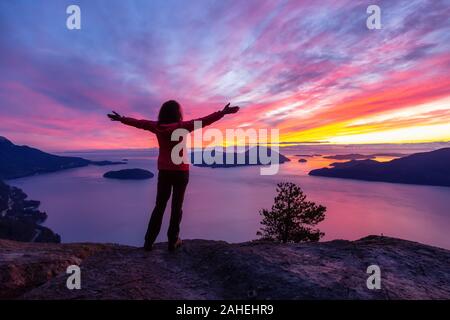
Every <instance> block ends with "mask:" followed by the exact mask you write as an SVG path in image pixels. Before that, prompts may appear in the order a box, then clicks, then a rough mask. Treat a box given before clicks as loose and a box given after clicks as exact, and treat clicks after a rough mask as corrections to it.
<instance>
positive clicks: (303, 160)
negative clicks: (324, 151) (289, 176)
mask: <svg viewBox="0 0 450 320" xmlns="http://www.w3.org/2000/svg"><path fill="white" fill-rule="evenodd" d="M298 162H300V163H305V162H308V160H306V159H298Z"/></svg>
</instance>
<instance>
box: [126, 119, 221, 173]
mask: <svg viewBox="0 0 450 320" xmlns="http://www.w3.org/2000/svg"><path fill="white" fill-rule="evenodd" d="M223 116H224V114H223V112H222V111H217V112H214V113H211V114H210V115H208V116H206V117H203V118H199V119H193V120H189V121H180V122H174V123H169V124H158V122H157V121H151V120H136V119H133V118H128V117H122V119H121V122H122V123H123V124H126V125H129V126H133V127H136V128H139V129H144V130H148V131H150V132H153V133H154V134H156V137H157V138H158V144H159V156H158V170H181V171H187V170H189V164H188V163H181V164H174V163H173V162H172V158H171V152H172V148H173V147H174V146H175V145H177V144H178V143H179V141H172V140H171V135H172V132H173V131H174V130H175V129H179V128H183V129H186V130H188V131H189V132H192V131H193V130H194V129H197V128H194V121H201V124H202V127H205V126H208V125H210V124H212V123H213V122H216V121H217V120H220V119H221V118H222V117H223Z"/></svg>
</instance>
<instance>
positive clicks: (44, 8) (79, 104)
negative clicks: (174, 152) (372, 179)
mask: <svg viewBox="0 0 450 320" xmlns="http://www.w3.org/2000/svg"><path fill="white" fill-rule="evenodd" d="M70 4H77V5H79V6H80V7H81V30H68V29H67V28H66V18H67V16H68V15H67V14H66V12H65V11H66V7H67V6H68V5H70ZM370 4H377V5H379V6H380V7H381V23H382V29H381V30H368V29H367V27H366V19H367V17H368V14H367V13H366V8H367V6H368V5H370ZM449 17H450V1H440V0H433V1H431V0H430V1H425V0H423V1H411V0H407V1H392V0H389V1H354V0H349V1H300V0H294V1H288V0H286V1H284V0H280V1H274V0H268V1H264V0H245V1H244V0H223V1H207V0H189V1H187V0H180V1H170V0H169V1H167V0H164V1H162V0H161V1H156V0H151V1H150V0H149V1H115V0H114V1H113V0H108V1H106V0H105V1H100V0H89V1H24V0H14V1H13V0H3V1H1V2H0V35H1V36H0V135H2V136H5V137H7V138H8V139H10V140H12V141H13V142H15V143H17V144H29V145H33V146H36V147H39V148H43V149H46V150H81V149H96V148H102V149H114V148H144V147H149V146H155V145H156V139H155V138H154V137H153V136H152V135H151V134H150V133H147V132H145V131H141V130H136V129H133V128H129V127H126V126H121V125H119V124H117V123H112V122H111V121H109V120H108V119H107V117H106V113H107V112H109V111H110V110H115V111H118V112H119V113H123V114H125V115H128V116H133V117H137V118H148V119H154V118H156V116H157V112H158V109H159V107H160V105H161V103H162V102H164V101H165V100H169V99H176V100H178V101H179V102H180V103H181V104H182V105H183V107H184V116H185V118H186V119H189V118H191V117H199V116H203V115H206V114H208V113H210V112H213V111H216V110H219V109H221V108H222V107H223V105H224V104H225V103H227V102H228V101H231V102H232V103H233V104H237V105H239V106H241V107H242V109H241V111H240V112H239V113H238V114H237V115H234V116H227V117H226V118H225V119H224V120H222V121H221V122H220V123H218V124H217V127H218V128H220V129H225V128H236V127H242V128H278V129H280V134H281V140H282V141H283V142H304V141H327V142H330V143H386V142H424V141H448V140H450V19H449Z"/></svg>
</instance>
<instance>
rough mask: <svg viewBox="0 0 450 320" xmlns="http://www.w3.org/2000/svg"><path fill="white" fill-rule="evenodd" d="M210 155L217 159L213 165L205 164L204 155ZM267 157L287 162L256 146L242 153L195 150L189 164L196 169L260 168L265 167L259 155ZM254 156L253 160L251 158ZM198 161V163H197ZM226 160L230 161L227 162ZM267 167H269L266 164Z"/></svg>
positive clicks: (284, 158) (276, 154)
mask: <svg viewBox="0 0 450 320" xmlns="http://www.w3.org/2000/svg"><path fill="white" fill-rule="evenodd" d="M206 152H207V153H208V154H211V157H212V158H214V159H219V161H217V162H214V163H211V164H210V163H207V162H205V160H204V154H205V153H206ZM261 154H262V155H264V156H267V157H269V158H273V159H275V163H279V164H282V163H285V162H288V161H291V160H289V158H287V157H286V156H284V155H282V154H281V153H278V152H276V151H275V150H273V149H272V148H267V147H263V146H256V147H250V148H246V150H245V151H244V152H233V153H230V152H222V151H216V150H206V149H203V150H197V151H194V152H191V153H190V160H191V163H192V164H193V165H194V166H196V167H209V168H234V167H242V166H261V165H266V163H265V161H263V159H261V157H260V155H261ZM253 155H256V157H255V158H254V159H253V158H252V156H253ZM198 159H199V160H200V161H198ZM228 159H231V161H230V160H228ZM267 165H270V163H268V164H267Z"/></svg>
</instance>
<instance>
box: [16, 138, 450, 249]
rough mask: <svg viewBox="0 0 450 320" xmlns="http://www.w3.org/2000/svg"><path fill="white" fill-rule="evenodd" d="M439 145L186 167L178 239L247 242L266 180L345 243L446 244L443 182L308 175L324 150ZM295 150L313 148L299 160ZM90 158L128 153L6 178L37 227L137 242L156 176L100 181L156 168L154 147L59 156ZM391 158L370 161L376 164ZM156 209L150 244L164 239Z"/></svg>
mask: <svg viewBox="0 0 450 320" xmlns="http://www.w3.org/2000/svg"><path fill="white" fill-rule="evenodd" d="M438 147H441V146H440V145H435V144H433V145H416V146H414V148H412V147H411V146H396V147H392V146H390V147H387V146H352V147H350V146H325V145H321V146H308V145H306V146H294V147H285V148H282V149H281V153H283V154H285V155H287V156H288V157H289V158H290V159H291V160H292V161H291V162H289V163H285V164H282V165H281V167H280V170H279V173H278V174H277V175H274V176H262V175H260V174H259V172H260V171H259V167H241V168H228V169H211V168H197V167H192V169H191V176H190V183H189V186H188V190H187V194H186V198H185V205H184V216H183V221H182V226H181V236H182V238H201V239H214V240H225V241H228V242H242V241H248V240H252V239H256V238H257V237H256V231H257V230H258V229H259V227H260V225H259V222H260V215H259V210H260V209H261V208H269V207H270V206H271V205H272V202H273V198H274V196H275V187H276V183H277V182H280V181H292V182H295V183H297V184H299V185H300V186H301V187H302V189H303V190H304V192H305V193H306V194H307V197H308V199H310V200H312V201H315V202H317V203H320V204H322V205H324V206H326V207H327V216H326V219H325V221H324V222H322V223H321V224H319V228H320V229H321V230H322V231H324V232H325V237H324V240H332V239H348V240H354V239H358V238H361V237H364V236H367V235H369V234H377V235H380V234H383V235H386V236H392V237H399V238H403V239H408V240H413V241H419V242H422V243H426V244H431V245H435V246H439V247H444V248H447V249H450V235H449V230H450V213H449V208H450V188H447V187H432V186H419V185H404V184H392V183H382V182H365V181H356V180H346V179H335V178H324V177H311V176H308V172H309V171H310V170H312V169H315V168H320V167H324V166H327V165H328V164H330V163H331V162H335V161H336V160H328V159H324V158H323V156H325V155H334V154H345V153H362V154H370V153H377V152H400V153H413V152H417V151H422V150H431V149H436V148H438ZM297 154H320V155H322V156H316V157H302V158H305V159H307V162H306V163H299V162H298V159H299V158H300V157H298V156H296V155H297ZM60 155H71V156H81V157H84V158H87V159H92V160H122V159H128V164H126V165H117V166H107V167H97V166H88V167H84V168H77V169H71V170H66V171H61V172H57V173H51V174H45V175H40V176H33V177H27V178H21V179H15V180H10V181H9V183H10V184H12V185H15V186H18V187H20V188H22V189H23V190H24V191H25V192H26V193H27V194H28V195H29V197H30V198H31V199H36V200H40V201H41V209H42V210H44V211H47V213H48V216H49V218H48V219H47V221H46V222H45V225H46V226H48V227H50V228H51V229H52V230H54V231H55V232H57V233H59V234H60V235H61V237H62V241H63V242H114V243H121V244H128V245H136V246H140V245H142V239H143V236H144V233H145V230H146V226H147V222H148V219H149V215H150V212H151V210H152V207H153V205H154V202H155V196H156V176H155V178H153V179H150V180H145V181H119V180H110V179H105V178H103V177H102V175H103V173H105V172H106V171H109V170H118V169H122V168H144V169H148V170H150V171H152V172H155V173H156V159H157V150H147V151H146V150H125V151H93V152H79V153H61V154H60ZM389 159H391V157H380V158H379V159H378V160H381V161H385V160H389ZM169 209H170V206H168V209H167V210H166V215H165V218H164V223H163V227H162V230H161V234H160V236H159V238H158V241H166V235H165V233H166V230H167V223H168V218H169Z"/></svg>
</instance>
